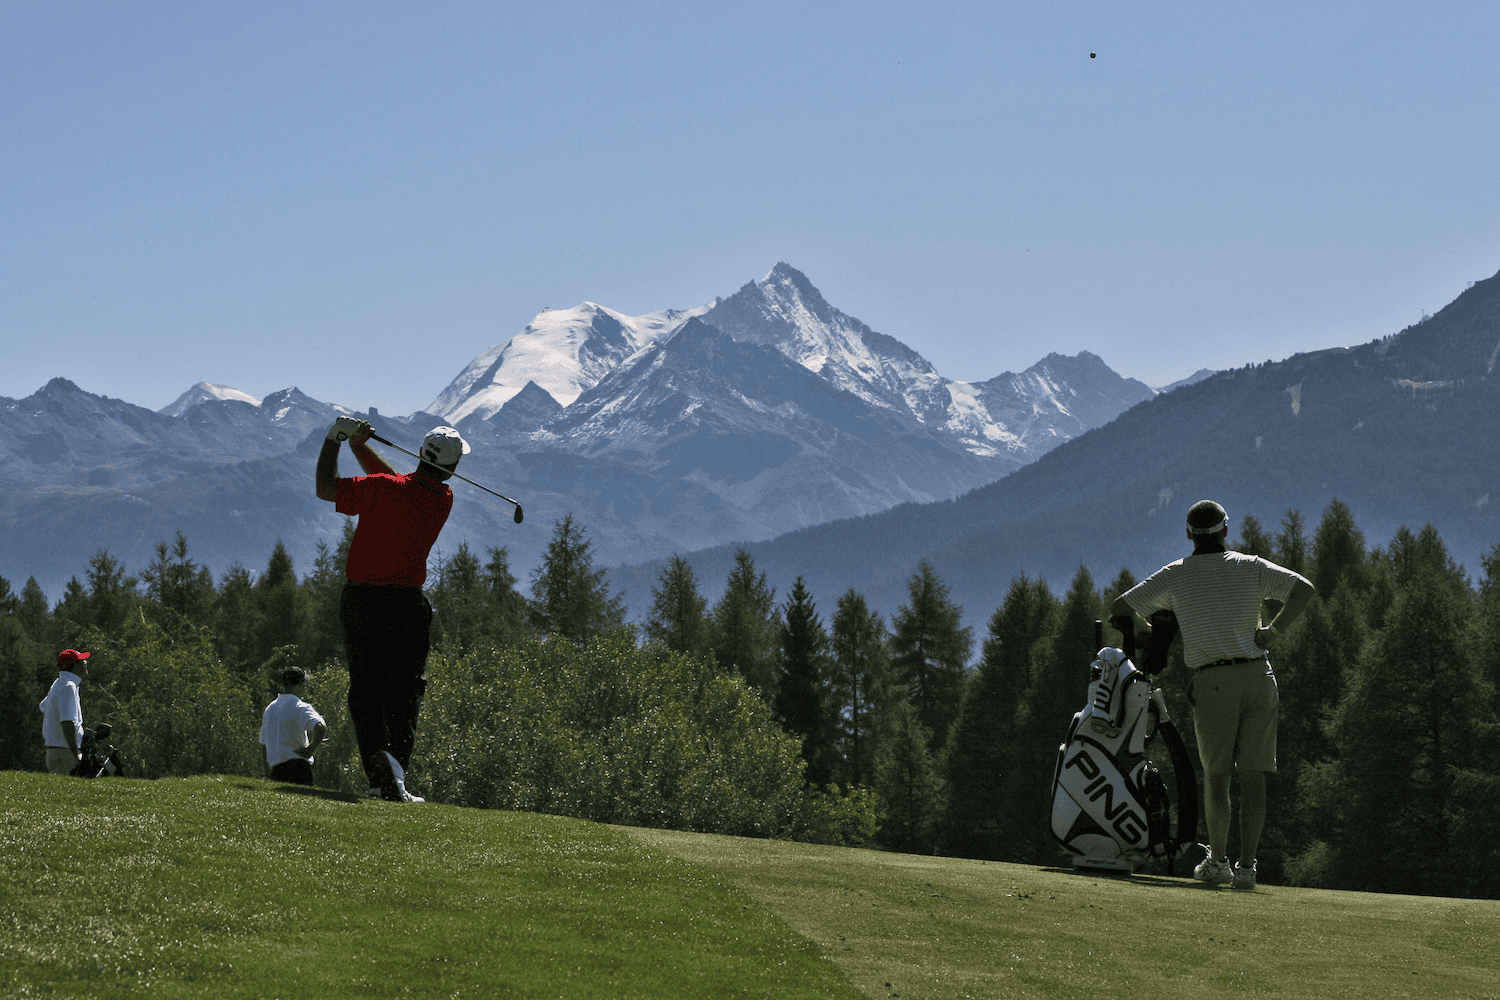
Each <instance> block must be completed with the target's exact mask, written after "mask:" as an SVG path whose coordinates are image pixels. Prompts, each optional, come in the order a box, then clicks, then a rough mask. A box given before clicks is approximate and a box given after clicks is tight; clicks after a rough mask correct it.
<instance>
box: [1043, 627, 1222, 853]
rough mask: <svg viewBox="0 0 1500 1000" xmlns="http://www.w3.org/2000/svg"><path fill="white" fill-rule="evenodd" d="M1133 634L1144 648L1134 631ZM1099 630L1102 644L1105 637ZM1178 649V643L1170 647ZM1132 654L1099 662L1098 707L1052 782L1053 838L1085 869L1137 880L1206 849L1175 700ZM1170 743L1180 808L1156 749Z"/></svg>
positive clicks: (1077, 720)
mask: <svg viewBox="0 0 1500 1000" xmlns="http://www.w3.org/2000/svg"><path fill="white" fill-rule="evenodd" d="M1121 624H1122V625H1124V628H1123V629H1122V631H1124V632H1125V639H1126V646H1127V647H1133V646H1134V630H1133V623H1124V622H1122V623H1121ZM1101 631H1102V630H1101V629H1100V627H1099V625H1098V624H1097V623H1096V625H1095V633H1096V636H1097V635H1098V634H1099V633H1100V632H1101ZM1169 641H1170V640H1169ZM1133 652H1134V650H1133V648H1130V651H1129V652H1127V650H1123V649H1116V648H1114V647H1105V648H1102V649H1100V650H1099V655H1098V659H1096V660H1095V661H1094V662H1093V665H1092V673H1091V678H1092V679H1091V681H1090V683H1089V693H1088V703H1087V704H1086V705H1085V706H1084V708H1083V710H1082V711H1081V712H1079V713H1078V714H1077V715H1075V716H1073V722H1072V724H1071V725H1069V726H1068V733H1067V738H1066V739H1065V740H1064V741H1063V743H1062V745H1061V746H1059V747H1058V750H1057V766H1056V768H1055V770H1054V772H1053V778H1052V835H1053V837H1055V838H1056V839H1057V842H1058V843H1060V844H1061V845H1062V846H1063V847H1064V848H1066V849H1067V850H1068V851H1069V852H1070V853H1071V854H1072V855H1073V865H1074V867H1075V868H1094V869H1101V870H1106V871H1124V872H1134V871H1136V870H1137V869H1138V868H1139V867H1140V865H1141V864H1142V863H1143V862H1144V861H1145V860H1146V859H1147V858H1149V857H1164V858H1166V859H1167V869H1168V871H1169V872H1170V871H1171V864H1172V860H1173V859H1174V858H1175V857H1176V856H1177V855H1178V854H1179V853H1180V852H1181V851H1182V849H1183V848H1184V847H1186V846H1188V845H1191V844H1193V843H1194V842H1195V841H1196V840H1197V826H1198V794H1197V793H1198V786H1197V780H1196V778H1195V776H1194V773H1193V769H1192V763H1191V761H1190V760H1189V758H1188V754H1187V748H1186V746H1185V745H1184V744H1183V742H1182V736H1181V735H1180V734H1179V733H1178V732H1177V728H1176V726H1174V725H1173V724H1172V720H1171V717H1170V716H1169V715H1168V714H1167V704H1166V698H1165V697H1164V696H1163V694H1162V692H1161V690H1160V689H1159V688H1157V687H1156V686H1155V685H1154V684H1153V683H1152V681H1151V678H1150V676H1149V675H1148V674H1146V673H1145V672H1143V671H1141V670H1139V669H1137V667H1136V666H1135V664H1134V663H1132V662H1131V654H1133ZM1157 740H1160V741H1162V742H1163V743H1164V744H1165V746H1166V748H1167V751H1168V752H1169V753H1170V755H1171V761H1172V771H1173V781H1174V784H1175V785H1176V786H1177V819H1178V824H1177V830H1176V831H1175V832H1174V831H1173V829H1172V817H1171V812H1172V799H1171V795H1170V794H1169V792H1168V790H1167V784H1166V782H1165V781H1164V780H1163V778H1162V776H1161V774H1160V772H1158V771H1157V769H1156V767H1155V766H1154V765H1153V764H1152V762H1151V760H1150V759H1149V758H1148V757H1147V749H1148V747H1149V746H1153V745H1154V744H1155V741H1157Z"/></svg>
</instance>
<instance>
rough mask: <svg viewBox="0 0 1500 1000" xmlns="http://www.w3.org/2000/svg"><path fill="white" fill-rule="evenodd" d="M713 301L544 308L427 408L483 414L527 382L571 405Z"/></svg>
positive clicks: (450, 416) (453, 414)
mask: <svg viewBox="0 0 1500 1000" xmlns="http://www.w3.org/2000/svg"><path fill="white" fill-rule="evenodd" d="M709 308H710V306H702V307H700V308H697V309H689V310H685V311H684V310H679V309H665V310H662V311H660V312H654V313H648V314H647V315H645V316H626V315H624V314H623V313H619V312H616V311H615V310H613V309H609V308H607V307H605V306H601V305H598V304H597V303H593V302H584V303H582V304H581V305H577V306H574V307H573V308H571V309H544V310H542V311H541V312H539V313H537V315H536V317H535V318H534V319H532V321H531V322H530V323H528V324H527V325H526V328H525V329H524V330H522V331H521V332H520V333H518V334H516V335H515V336H514V337H511V338H510V339H509V340H507V341H505V342H504V343H500V344H496V345H495V346H494V347H491V348H490V349H489V350H488V351H485V352H484V353H483V354H481V355H480V356H479V357H477V358H475V359H474V360H473V361H471V362H469V364H468V365H467V366H466V367H465V368H464V370H463V371H462V372H460V373H459V375H458V377H457V378H455V379H454V380H453V381H452V382H450V383H449V384H448V387H447V388H446V389H444V390H443V392H442V394H441V395H440V396H438V398H437V399H436V400H434V401H433V402H432V404H431V405H430V406H428V407H427V411H428V412H429V413H433V414H435V415H437V416H440V417H442V418H444V419H445V420H447V421H449V422H450V423H454V424H457V423H458V422H459V421H461V420H463V419H464V418H466V417H469V416H471V415H473V414H476V413H477V414H478V415H479V417H480V418H481V419H484V418H487V417H489V416H491V415H493V414H494V413H495V412H496V411H498V410H499V409H500V408H501V407H502V406H504V405H505V404H506V403H507V402H509V401H510V399H511V398H512V397H513V396H515V395H516V394H517V393H519V392H520V391H521V390H522V389H524V388H525V387H526V383H528V382H535V383H536V384H537V385H538V386H539V387H540V388H542V389H545V390H546V391H547V393H548V394H549V395H551V396H552V398H553V399H555V400H557V401H558V403H559V404H561V405H563V406H567V405H568V404H570V403H572V402H573V400H575V399H577V398H578V396H579V394H580V393H582V392H583V391H584V390H585V389H589V388H592V387H593V386H594V385H595V384H597V383H598V382H599V380H600V379H601V378H603V377H604V376H605V375H607V374H609V372H611V371H613V370H614V369H615V368H617V367H618V366H619V365H620V363H621V362H623V361H624V360H625V359H626V358H629V357H630V356H631V355H633V354H635V353H636V352H637V351H639V350H640V349H641V348H643V347H648V346H650V345H651V344H654V343H655V342H656V341H658V340H660V339H662V338H663V337H668V336H670V335H671V334H673V333H675V332H676V331H677V330H678V329H679V328H680V327H681V326H682V324H684V323H686V322H687V321H688V320H689V319H691V318H692V317H694V316H701V315H702V314H703V313H704V312H706V311H707V310H708V309H709Z"/></svg>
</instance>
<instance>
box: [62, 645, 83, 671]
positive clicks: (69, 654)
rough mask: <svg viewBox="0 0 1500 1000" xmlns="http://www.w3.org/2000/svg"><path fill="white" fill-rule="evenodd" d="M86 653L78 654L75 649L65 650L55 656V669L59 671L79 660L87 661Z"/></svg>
mask: <svg viewBox="0 0 1500 1000" xmlns="http://www.w3.org/2000/svg"><path fill="white" fill-rule="evenodd" d="M88 658H89V654H88V653H80V652H79V651H78V650H76V649H65V650H63V651H62V652H61V653H58V654H57V668H58V669H59V670H61V669H62V668H63V667H66V666H68V665H69V664H73V663H77V662H78V661H79V660H87V659H88Z"/></svg>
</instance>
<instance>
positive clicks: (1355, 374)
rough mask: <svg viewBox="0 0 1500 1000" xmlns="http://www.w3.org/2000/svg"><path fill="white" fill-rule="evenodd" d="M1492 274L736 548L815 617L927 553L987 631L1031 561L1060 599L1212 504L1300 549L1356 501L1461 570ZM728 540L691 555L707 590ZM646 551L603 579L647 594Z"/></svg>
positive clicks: (1493, 502)
mask: <svg viewBox="0 0 1500 1000" xmlns="http://www.w3.org/2000/svg"><path fill="white" fill-rule="evenodd" d="M1497 360H1500V275H1496V276H1493V277H1491V278H1489V279H1487V280H1484V281H1479V282H1476V283H1474V284H1472V285H1471V286H1470V287H1469V288H1468V289H1467V290H1466V291H1464V292H1463V293H1462V294H1461V295H1460V296H1459V297H1458V298H1457V299H1455V300H1454V301H1453V302H1452V303H1450V304H1449V305H1448V306H1446V307H1445V308H1444V309H1442V310H1440V311H1439V312H1438V313H1437V314H1436V315H1433V316H1430V317H1424V319H1423V320H1422V321H1421V322H1420V323H1418V324H1416V325H1414V326H1411V327H1408V328H1406V329H1404V330H1402V331H1400V332H1398V333H1395V334H1392V335H1388V336H1382V337H1378V338H1375V339H1373V340H1371V341H1369V342H1368V343H1365V344H1362V345H1359V346H1356V347H1330V348H1326V349H1323V350H1315V351H1310V352H1307V353H1302V354H1297V355H1295V356H1293V357H1291V358H1287V359H1285V360H1282V361H1275V362H1267V363H1265V364H1261V365H1254V366H1247V367H1243V368H1237V369H1231V370H1226V371H1220V372H1217V373H1215V374H1213V375H1211V376H1210V377H1207V378H1204V379H1201V380H1199V381H1196V382H1194V383H1193V384H1191V385H1186V386H1182V387H1178V388H1176V389H1175V390H1174V391H1171V392H1166V393H1161V394H1158V395H1156V396H1154V397H1153V398H1150V399H1146V400H1143V401H1142V402H1140V403H1139V404H1137V405H1136V406H1134V407H1131V408H1130V409H1128V410H1127V411H1125V412H1124V413H1122V414H1121V415H1120V416H1118V417H1117V418H1116V419H1114V420H1112V421H1110V422H1108V423H1106V424H1103V425H1101V426H1097V427H1095V428H1093V429H1091V430H1089V431H1088V432H1087V433H1084V434H1081V435H1078V436H1076V437H1074V438H1073V439H1071V440H1069V441H1067V442H1065V443H1062V444H1060V445H1059V446H1058V447H1056V448H1055V449H1052V450H1050V451H1048V452H1047V453H1046V454H1045V455H1042V456H1040V457H1038V458H1037V460H1036V461H1034V462H1031V463H1029V464H1027V465H1026V466H1024V467H1022V468H1020V469H1018V470H1017V471H1015V472H1013V473H1011V474H1010V475H1007V476H1005V477H1004V478H1001V479H999V480H997V481H996V482H993V483H991V484H988V485H986V486H983V487H980V488H977V489H974V490H972V491H970V492H968V493H966V494H964V495H962V496H959V497H956V498H953V499H948V500H942V501H938V502H933V503H927V504H917V503H904V504H900V505H897V506H895V507H892V508H891V509H889V510H886V511H882V512H878V513H874V514H870V515H866V516H861V517H855V518H847V519H844V520H841V521H837V522H832V523H828V524H823V525H818V526H815V527H808V528H804V529H799V530H797V531H793V532H789V533H787V534H785V535H783V536H780V537H778V538H775V539H771V540H767V541H764V542H756V543H753V544H750V545H747V546H745V548H746V550H747V551H748V552H749V553H750V555H751V556H752V558H753V559H754V560H755V565H756V568H757V570H759V571H761V572H764V573H765V574H766V577H767V581H768V583H770V584H771V585H772V586H774V587H776V588H777V590H778V593H779V594H781V595H785V594H786V593H787V591H788V590H789V588H790V586H791V584H792V582H793V581H794V580H795V578H796V577H797V576H802V577H803V578H804V583H805V585H806V586H807V588H808V590H809V591H810V592H811V593H812V594H813V595H814V597H815V598H816V600H817V603H818V606H819V608H820V609H821V610H822V611H823V613H824V615H825V617H829V616H831V614H832V609H833V607H834V603H835V602H836V601H837V599H838V598H839V596H841V595H842V594H843V593H844V592H846V591H847V590H848V589H850V588H854V589H857V590H859V591H860V592H861V594H863V595H864V596H865V598H866V600H867V602H868V603H869V604H870V606H871V607H872V608H876V609H880V610H882V611H883V612H884V613H885V614H887V616H889V615H890V614H891V613H892V612H893V611H894V610H895V609H897V608H898V607H899V606H900V605H901V604H902V603H905V602H906V601H907V600H908V593H907V584H908V582H909V581H910V580H911V578H912V576H913V574H914V573H916V572H917V569H918V566H919V564H920V563H921V562H922V561H926V562H927V563H928V564H929V565H930V566H931V567H932V568H933V569H934V571H935V572H936V573H937V575H938V576H939V578H940V579H942V580H943V582H944V583H945V584H946V585H948V587H949V588H950V592H951V596H952V597H953V599H954V600H955V601H956V602H957V603H958V604H960V605H962V606H963V607H964V609H965V616H966V623H967V624H969V625H971V626H974V627H975V629H976V634H978V635H981V636H982V635H983V634H984V629H985V627H986V625H987V622H988V619H989V616H990V615H991V614H992V613H993V611H994V610H995V609H996V608H997V607H998V606H1000V604H1001V603H1002V602H1003V601H1004V599H1005V595H1006V592H1007V591H1008V590H1009V588H1010V585H1011V582H1012V581H1013V580H1014V579H1015V578H1016V577H1018V576H1020V575H1022V574H1025V575H1026V576H1028V577H1029V578H1031V579H1043V580H1046V581H1047V582H1048V584H1049V586H1050V587H1051V588H1052V589H1053V592H1054V593H1057V594H1059V595H1060V594H1061V593H1062V592H1064V591H1065V590H1066V589H1067V587H1068V585H1069V583H1070V582H1071V580H1072V579H1073V577H1074V576H1075V574H1076V573H1077V572H1078V570H1079V569H1080V568H1084V569H1087V570H1088V571H1089V574H1090V575H1091V577H1092V578H1093V581H1094V584H1095V586H1096V587H1098V588H1102V587H1105V586H1107V585H1108V584H1109V583H1110V582H1112V581H1113V580H1115V579H1116V578H1117V576H1118V575H1119V573H1120V571H1121V570H1122V569H1124V570H1129V571H1130V572H1131V573H1132V574H1133V575H1134V576H1136V577H1137V578H1141V577H1144V576H1146V575H1147V574H1149V573H1151V572H1153V571H1154V570H1155V569H1157V568H1158V567H1159V566H1161V565H1163V564H1165V563H1167V562H1170V561H1171V560H1173V559H1176V558H1179V557H1181V556H1183V555H1186V554H1187V552H1188V551H1190V548H1191V547H1190V545H1189V544H1188V543H1187V540H1186V538H1185V529H1184V518H1185V515H1186V512H1187V509H1188V507H1189V506H1191V505H1192V504H1193V503H1194V502H1195V501H1197V500H1199V499H1203V498H1212V499H1215V500H1218V501H1220V502H1221V503H1223V504H1224V505H1225V507H1226V508H1227V509H1228V511H1229V514H1230V522H1231V540H1233V539H1235V538H1237V537H1238V533H1239V531H1240V530H1241V528H1242V527H1243V525H1244V519H1245V518H1246V516H1253V517H1254V518H1255V519H1256V520H1257V521H1258V522H1259V523H1260V525H1261V527H1262V529H1263V530H1264V531H1265V533H1266V534H1267V535H1268V536H1274V535H1275V534H1276V533H1277V532H1279V531H1280V530H1281V529H1282V525H1283V521H1284V519H1285V518H1286V517H1287V515H1288V512H1289V511H1297V512H1298V513H1299V514H1300V515H1301V516H1302V519H1303V522H1304V533H1305V536H1306V538H1307V541H1308V543H1309V545H1311V543H1312V542H1313V540H1314V538H1315V533H1316V529H1317V527H1318V524H1319V522H1320V521H1321V519H1322V517H1323V515H1324V513H1325V512H1326V510H1327V509H1328V507H1329V505H1330V504H1331V503H1332V502H1333V501H1334V500H1338V501H1341V502H1342V503H1343V504H1345V505H1346V506H1347V507H1348V508H1349V510H1350V512H1351V513H1352V515H1353V517H1354V520H1355V523H1356V526H1357V527H1358V529H1359V530H1360V531H1361V532H1362V533H1363V534H1364V536H1365V541H1366V545H1367V548H1369V549H1374V548H1376V547H1386V546H1388V545H1389V543H1390V540H1391V539H1392V537H1393V536H1394V535H1395V533H1396V532H1397V531H1398V530H1399V529H1401V528H1403V527H1404V528H1407V529H1409V530H1410V531H1411V532H1412V533H1413V534H1417V533H1420V532H1421V531H1422V530H1423V528H1425V527H1426V526H1427V525H1431V526H1432V527H1433V528H1435V529H1436V530H1437V532H1438V534H1439V536H1440V537H1441V538H1442V539H1443V542H1444V543H1445V545H1446V546H1447V548H1448V552H1449V555H1450V556H1451V557H1452V558H1453V559H1454V560H1455V562H1458V563H1460V564H1462V565H1463V566H1464V567H1465V569H1466V570H1467V571H1468V572H1469V574H1470V575H1471V577H1477V576H1478V575H1480V574H1481V573H1482V566H1481V561H1482V560H1483V559H1484V558H1485V557H1486V556H1488V555H1490V554H1491V553H1492V552H1494V551H1495V548H1496V546H1497V544H1500V510H1497V502H1500V373H1497V372H1496V370H1495V369H1496V362H1497ZM735 550H736V547H735V546H719V547H715V548H712V549H707V550H703V551H699V552H696V553H693V554H692V555H691V556H690V557H688V561H689V563H690V564H691V565H692V566H693V567H694V570H695V573H696V575H697V577H698V579H699V580H701V581H708V584H707V585H706V586H705V589H706V590H711V593H709V595H708V596H709V599H710V601H711V602H712V601H713V600H716V599H717V596H718V590H717V589H716V588H719V587H721V586H722V584H720V583H719V581H722V580H723V579H725V577H726V576H727V574H728V572H729V570H730V569H731V568H732V565H733V560H734V553H735ZM662 568H663V567H662V564H661V563H660V562H653V563H648V564H643V565H634V566H628V567H619V568H617V569H615V570H614V571H613V572H612V573H611V579H612V580H614V581H615V582H616V584H617V586H619V587H621V588H622V589H623V590H624V591H625V592H626V593H627V594H630V595H642V594H644V595H645V601H644V603H639V602H640V601H641V598H640V597H639V596H636V597H633V598H632V601H633V608H635V609H636V610H637V613H641V612H642V611H644V608H645V607H649V594H650V589H651V587H652V586H653V585H655V584H656V582H657V581H658V580H659V578H660V572H661V569H662Z"/></svg>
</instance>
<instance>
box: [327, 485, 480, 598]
mask: <svg viewBox="0 0 1500 1000" xmlns="http://www.w3.org/2000/svg"><path fill="white" fill-rule="evenodd" d="M434 485H435V484H433V483H432V482H431V481H430V480H425V479H419V478H418V477H417V476H416V474H415V473H413V474H411V475H401V474H397V475H386V474H385V473H377V474H376V475H373V476H355V477H354V478H352V479H340V480H339V481H338V500H337V502H336V503H335V509H336V510H338V512H339V513H340V514H345V515H348V516H351V517H357V518H359V521H358V523H356V524H355V526H354V540H353V541H352V542H351V543H350V544H349V563H348V568H347V570H346V572H345V575H346V576H347V577H348V578H349V579H350V580H353V581H354V582H356V583H378V584H392V583H394V584H400V585H401V586H405V587H420V586H422V584H423V583H424V582H426V580H427V554H428V553H429V552H431V551H432V545H433V543H434V542H436V541H437V537H438V533H439V532H441V531H442V530H443V524H444V523H445V522H446V521H447V520H448V513H449V511H451V510H452V509H453V491H452V490H451V489H449V488H448V487H447V486H446V485H440V486H437V488H436V489H434V488H433V486H434Z"/></svg>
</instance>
